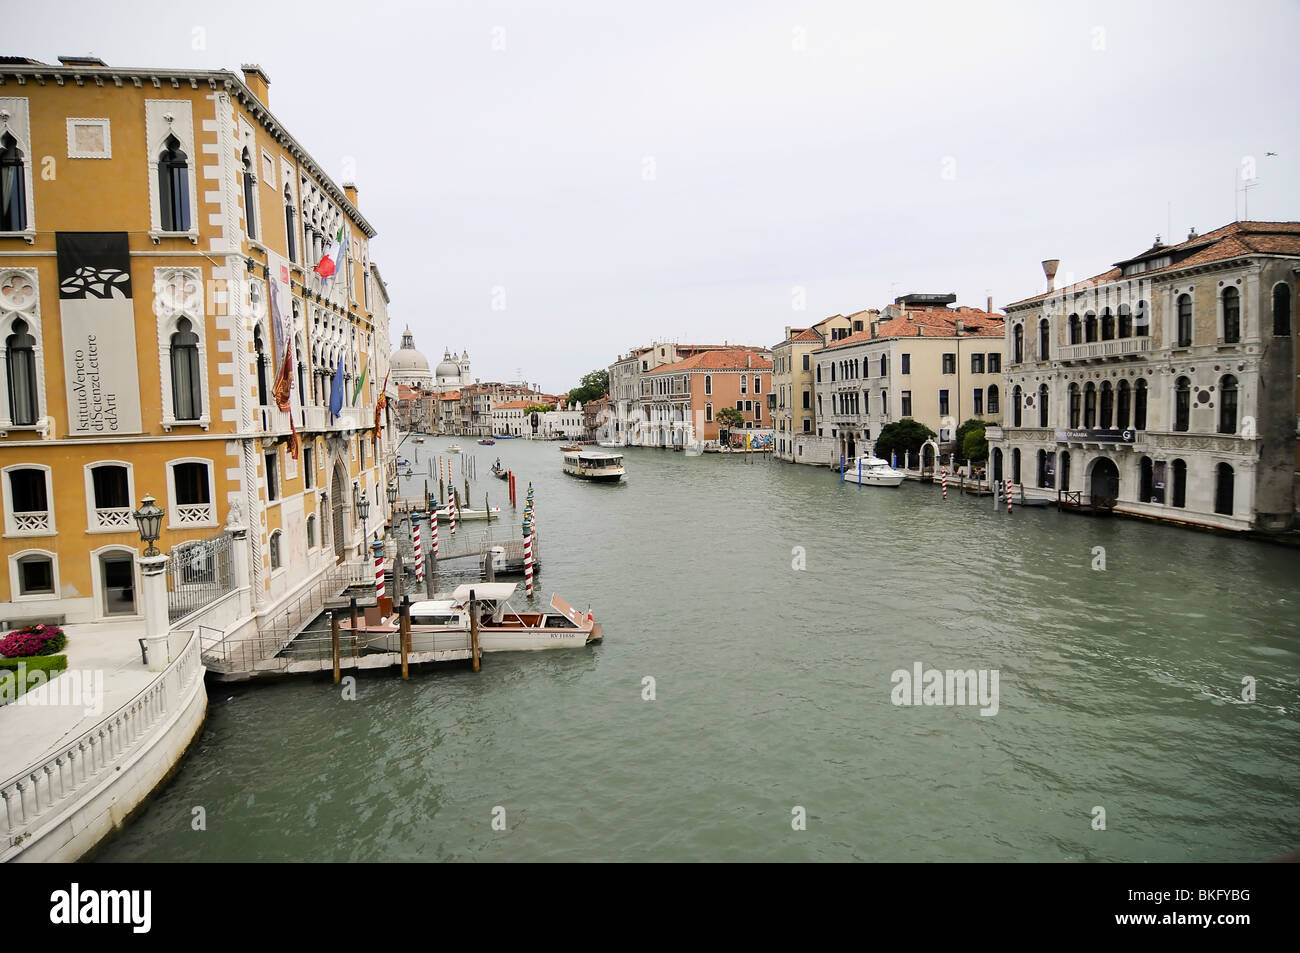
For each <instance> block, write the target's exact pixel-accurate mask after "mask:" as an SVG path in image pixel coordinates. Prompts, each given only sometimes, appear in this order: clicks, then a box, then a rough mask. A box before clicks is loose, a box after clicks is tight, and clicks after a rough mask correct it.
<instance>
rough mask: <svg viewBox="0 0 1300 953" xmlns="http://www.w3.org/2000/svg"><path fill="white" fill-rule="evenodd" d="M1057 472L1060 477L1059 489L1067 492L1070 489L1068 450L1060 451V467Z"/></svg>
mask: <svg viewBox="0 0 1300 953" xmlns="http://www.w3.org/2000/svg"><path fill="white" fill-rule="evenodd" d="M1059 472H1060V475H1061V489H1062V490H1068V489H1069V488H1070V451H1069V450H1062V451H1061V466H1060V468H1059Z"/></svg>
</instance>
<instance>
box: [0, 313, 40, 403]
mask: <svg viewBox="0 0 1300 953" xmlns="http://www.w3.org/2000/svg"><path fill="white" fill-rule="evenodd" d="M13 332H14V333H13V334H11V335H9V337H8V338H6V339H5V372H6V374H7V376H8V378H9V416H10V419H11V420H13V422H14V424H15V425H16V426H19V427H30V426H32V425H34V424H35V423H36V417H37V406H36V405H37V399H36V338H34V337H32V336H31V335H30V334H28V333H27V322H26V321H24V320H23V319H22V318H19V319H18V320H16V321H14V325H13Z"/></svg>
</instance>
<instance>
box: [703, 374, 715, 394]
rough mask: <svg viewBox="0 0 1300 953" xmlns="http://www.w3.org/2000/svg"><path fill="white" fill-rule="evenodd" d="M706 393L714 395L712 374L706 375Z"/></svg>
mask: <svg viewBox="0 0 1300 953" xmlns="http://www.w3.org/2000/svg"><path fill="white" fill-rule="evenodd" d="M704 393H706V394H712V393H713V375H712V374H705V375H704Z"/></svg>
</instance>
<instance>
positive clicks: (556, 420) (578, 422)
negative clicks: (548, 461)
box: [537, 398, 586, 440]
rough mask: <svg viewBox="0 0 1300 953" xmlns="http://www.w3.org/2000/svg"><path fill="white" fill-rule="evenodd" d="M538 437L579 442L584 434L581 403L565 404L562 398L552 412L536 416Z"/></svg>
mask: <svg viewBox="0 0 1300 953" xmlns="http://www.w3.org/2000/svg"><path fill="white" fill-rule="evenodd" d="M537 433H538V436H542V437H565V438H567V439H570V440H581V439H582V438H583V436H584V435H585V433H586V427H585V425H584V418H583V410H582V404H581V402H574V403H572V404H569V403H567V402H566V401H564V400H563V399H562V398H561V399H560V400H558V401H557V403H556V405H555V409H554V410H548V411H546V412H544V413H542V414H539V415H538V424H537Z"/></svg>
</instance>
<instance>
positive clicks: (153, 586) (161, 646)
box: [140, 555, 171, 672]
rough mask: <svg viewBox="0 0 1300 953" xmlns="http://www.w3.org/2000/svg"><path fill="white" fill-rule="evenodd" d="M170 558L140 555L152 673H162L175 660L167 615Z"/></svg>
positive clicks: (146, 639) (142, 594)
mask: <svg viewBox="0 0 1300 953" xmlns="http://www.w3.org/2000/svg"><path fill="white" fill-rule="evenodd" d="M169 558H170V557H168V556H165V555H158V556H141V557H140V579H141V590H142V592H141V596H142V601H143V603H144V639H145V650H146V652H147V653H148V655H149V664H148V668H149V671H151V672H161V671H162V670H163V669H165V668H166V667H167V663H168V662H170V661H171V657H170V653H169V652H168V650H167V633H168V631H170V629H171V620H170V619H168V617H167V562H168V560H169Z"/></svg>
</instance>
